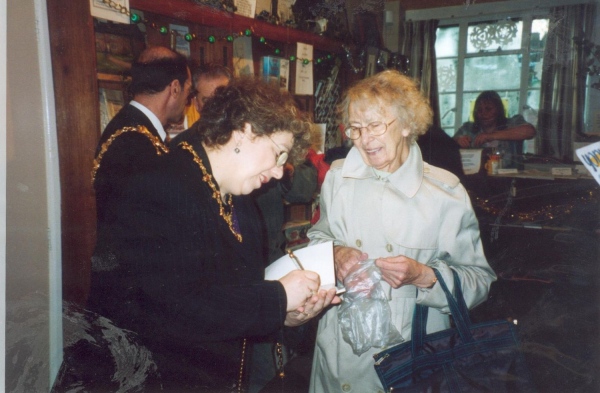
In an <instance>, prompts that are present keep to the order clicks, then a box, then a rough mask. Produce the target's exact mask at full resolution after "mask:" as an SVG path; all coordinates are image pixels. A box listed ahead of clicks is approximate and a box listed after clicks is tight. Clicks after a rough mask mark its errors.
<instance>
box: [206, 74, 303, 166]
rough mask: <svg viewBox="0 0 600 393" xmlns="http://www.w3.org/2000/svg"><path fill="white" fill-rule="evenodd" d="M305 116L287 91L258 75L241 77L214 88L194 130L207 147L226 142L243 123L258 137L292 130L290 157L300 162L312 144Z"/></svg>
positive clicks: (293, 160)
mask: <svg viewBox="0 0 600 393" xmlns="http://www.w3.org/2000/svg"><path fill="white" fill-rule="evenodd" d="M306 119H307V118H306V116H305V115H304V114H303V113H301V112H300V111H299V110H298V108H297V107H296V104H295V102H294V99H293V97H292V95H291V94H290V93H289V92H287V91H282V90H280V88H279V86H277V85H275V84H270V83H265V82H263V81H262V80H260V79H258V78H254V77H240V78H236V79H233V80H232V81H231V82H230V83H229V84H228V85H227V86H221V87H219V88H217V89H216V90H215V92H214V94H213V96H212V97H211V98H210V99H209V100H208V101H207V102H206V104H205V105H204V108H202V113H201V115H200V120H199V121H198V123H197V124H198V126H197V129H196V130H195V132H196V133H198V135H199V136H200V138H201V139H202V142H203V143H204V144H205V145H206V146H208V147H215V146H222V145H225V144H226V143H227V142H228V141H229V140H230V139H231V136H232V133H233V131H236V130H242V129H243V128H244V125H245V124H246V123H248V124H250V125H251V126H252V131H253V132H254V134H255V135H257V136H269V135H271V134H273V133H276V132H280V131H287V132H291V133H292V135H293V136H294V146H293V147H292V150H291V151H290V153H289V157H290V158H289V159H290V161H291V162H292V163H293V164H299V163H301V162H303V160H304V158H305V156H306V151H307V150H308V148H309V146H310V143H311V132H310V127H311V123H310V122H308V121H307V120H306Z"/></svg>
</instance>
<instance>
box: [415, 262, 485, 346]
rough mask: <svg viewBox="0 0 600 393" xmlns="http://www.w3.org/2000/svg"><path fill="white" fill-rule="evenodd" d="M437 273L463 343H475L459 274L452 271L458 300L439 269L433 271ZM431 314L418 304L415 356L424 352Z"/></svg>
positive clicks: (416, 310)
mask: <svg viewBox="0 0 600 393" xmlns="http://www.w3.org/2000/svg"><path fill="white" fill-rule="evenodd" d="M433 271H434V272H435V276H436V277H437V280H438V283H439V284H440V285H441V287H442V289H443V291H444V293H445V294H446V299H447V300H448V306H449V308H450V313H451V314H452V318H454V322H455V325H456V328H457V330H458V333H459V335H460V338H461V339H462V340H463V342H472V341H474V339H473V335H472V334H471V330H470V326H471V318H470V317H469V308H468V307H467V304H466V303H465V298H464V296H463V292H462V288H461V283H460V279H459V278H458V274H457V273H456V272H455V271H454V270H452V269H451V271H452V274H453V276H454V292H455V293H456V299H455V297H454V296H452V294H451V293H450V290H449V289H448V286H447V285H446V282H445V281H444V278H443V277H442V275H441V273H440V272H439V271H438V270H437V269H433ZM428 314H429V307H427V306H422V305H420V304H417V305H416V306H415V312H414V314H413V326H412V333H411V335H412V338H411V341H412V345H411V351H412V354H413V356H417V355H419V354H420V353H421V352H422V350H423V339H424V337H425V335H426V328H427V316H428Z"/></svg>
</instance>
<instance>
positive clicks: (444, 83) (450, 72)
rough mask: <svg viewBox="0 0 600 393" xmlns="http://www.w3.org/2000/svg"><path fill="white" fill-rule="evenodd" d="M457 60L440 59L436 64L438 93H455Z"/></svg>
mask: <svg viewBox="0 0 600 393" xmlns="http://www.w3.org/2000/svg"><path fill="white" fill-rule="evenodd" d="M457 62H458V60H457V59H442V60H438V61H437V62H436V68H437V80H438V91H439V92H445V91H456V67H457Z"/></svg>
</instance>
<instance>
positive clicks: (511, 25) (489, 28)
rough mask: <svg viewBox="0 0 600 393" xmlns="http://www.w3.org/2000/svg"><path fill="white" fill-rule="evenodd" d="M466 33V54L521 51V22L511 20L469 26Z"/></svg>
mask: <svg viewBox="0 0 600 393" xmlns="http://www.w3.org/2000/svg"><path fill="white" fill-rule="evenodd" d="M467 33H468V40H467V53H478V52H480V51H482V52H491V51H496V50H499V49H501V50H518V49H521V37H522V36H523V22H522V21H520V20H514V19H513V20H499V21H496V22H484V23H477V24H473V25H470V26H469V28H468V30H467Z"/></svg>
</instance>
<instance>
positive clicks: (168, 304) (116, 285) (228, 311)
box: [88, 79, 340, 392]
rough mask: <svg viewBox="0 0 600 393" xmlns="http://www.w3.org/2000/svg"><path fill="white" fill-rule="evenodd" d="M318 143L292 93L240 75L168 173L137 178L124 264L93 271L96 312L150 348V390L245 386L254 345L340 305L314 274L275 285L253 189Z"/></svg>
mask: <svg viewBox="0 0 600 393" xmlns="http://www.w3.org/2000/svg"><path fill="white" fill-rule="evenodd" d="M308 144H309V126H308V123H306V122H305V121H304V120H303V118H302V117H301V116H300V114H299V113H298V111H297V109H296V107H295V105H294V101H293V99H292V98H291V96H290V95H289V94H288V93H287V92H286V93H283V92H280V91H279V89H278V88H276V87H273V86H269V85H266V84H263V83H261V82H260V81H257V80H254V79H239V80H235V81H232V82H231V83H230V84H229V85H228V86H225V87H221V88H219V89H217V91H216V92H215V95H214V97H213V98H212V99H211V100H209V101H208V102H207V104H206V105H205V107H204V109H203V111H202V116H201V119H200V121H199V122H198V125H197V129H196V131H195V132H194V133H193V135H191V136H190V138H189V139H188V140H187V142H182V143H180V144H179V145H177V146H171V151H170V153H169V154H168V155H167V157H166V158H165V159H164V163H163V165H161V166H160V168H159V169H156V170H153V171H151V172H148V173H145V174H143V175H141V176H138V177H137V178H136V179H134V180H133V181H131V182H130V184H129V185H128V187H127V188H126V191H125V196H124V198H123V203H121V204H120V206H119V210H118V216H119V225H118V226H117V228H118V229H117V230H118V231H119V233H118V236H115V237H116V238H118V239H119V240H118V242H119V244H118V245H117V247H115V249H117V250H118V252H117V260H116V261H115V265H116V268H114V269H112V270H110V271H103V272H94V274H93V277H92V293H91V297H90V301H89V304H88V305H89V308H90V309H91V310H93V311H95V312H96V313H98V314H99V315H101V316H104V317H107V318H109V319H110V320H112V322H113V323H114V324H115V325H116V326H119V327H121V328H125V329H127V330H130V331H132V332H134V333H135V334H136V335H137V338H138V339H139V343H140V344H141V345H143V346H145V347H147V348H148V349H149V351H150V353H151V356H152V359H151V360H152V361H153V362H154V363H155V364H156V367H155V369H154V372H152V373H151V375H149V376H148V378H147V379H146V380H145V381H144V382H143V384H142V385H141V386H140V388H141V390H143V391H153V390H162V391H176V392H184V391H209V392H229V391H240V390H241V389H242V387H243V385H244V382H245V381H246V380H247V372H246V371H247V370H246V368H247V367H246V366H247V364H248V355H249V348H250V345H249V343H248V342H247V339H251V338H254V337H259V336H265V335H270V334H274V333H277V332H278V331H279V330H280V329H281V328H282V327H283V326H284V325H285V326H298V325H301V324H303V323H304V322H306V321H308V320H309V319H311V318H313V317H314V316H316V315H317V314H319V313H320V312H321V310H323V308H325V307H327V306H328V305H329V304H331V303H339V301H340V299H339V298H337V297H335V289H332V290H330V291H328V292H326V291H320V292H319V291H318V288H319V277H318V275H317V274H316V273H314V272H309V271H299V270H297V271H293V272H292V273H290V274H288V275H287V276H284V277H283V278H281V279H280V280H277V281H265V280H264V270H263V269H264V266H265V265H264V264H265V259H264V255H263V249H262V238H261V232H260V225H259V222H260V221H259V220H260V218H259V215H258V214H257V211H256V209H255V207H254V204H253V202H252V200H251V199H250V197H249V196H248V194H250V192H252V191H253V190H254V189H257V188H260V187H261V186H262V185H263V184H266V183H268V182H269V180H270V179H272V178H277V179H279V178H281V176H282V175H283V165H284V164H285V162H286V161H287V159H288V158H289V159H290V160H294V161H302V156H303V154H304V152H305V150H306V148H307V147H308ZM317 292H319V293H317ZM95 379H96V380H97V379H98V378H97V377H96V378H95ZM92 382H93V381H92ZM115 390H118V389H115Z"/></svg>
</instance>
